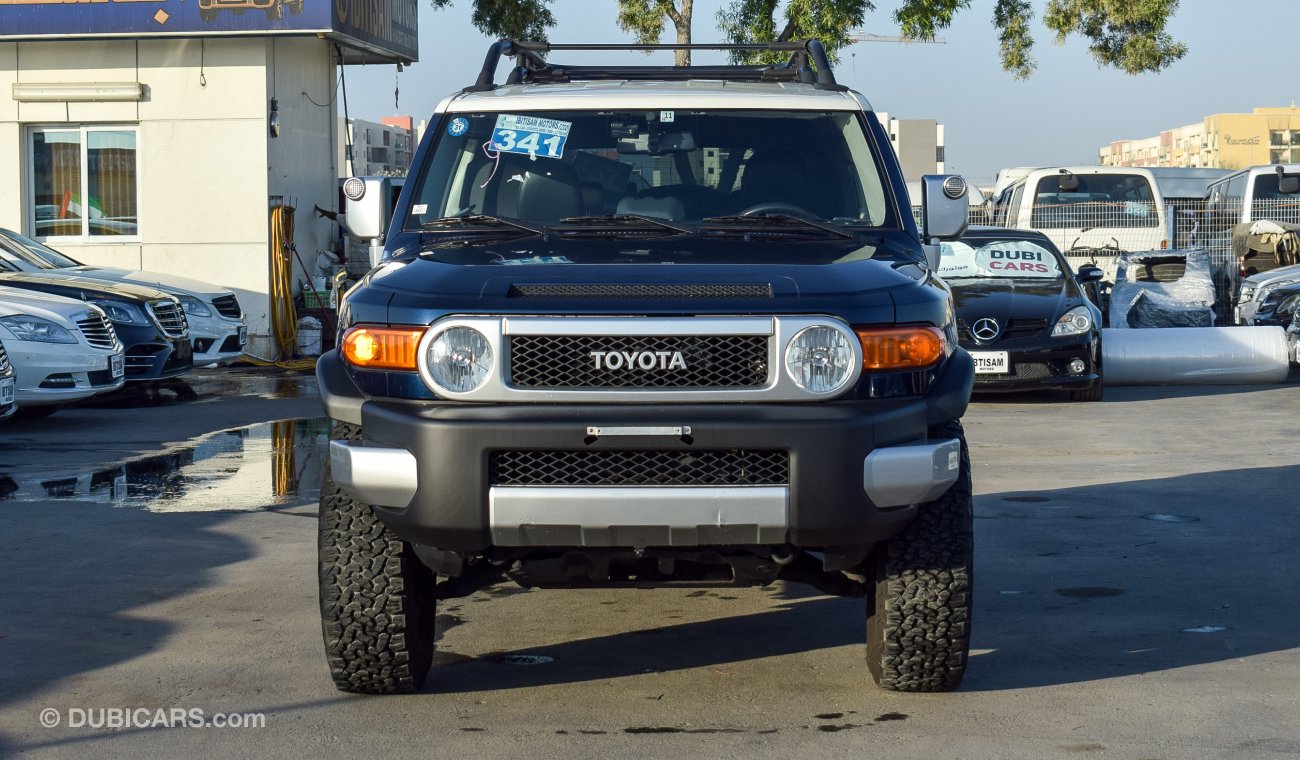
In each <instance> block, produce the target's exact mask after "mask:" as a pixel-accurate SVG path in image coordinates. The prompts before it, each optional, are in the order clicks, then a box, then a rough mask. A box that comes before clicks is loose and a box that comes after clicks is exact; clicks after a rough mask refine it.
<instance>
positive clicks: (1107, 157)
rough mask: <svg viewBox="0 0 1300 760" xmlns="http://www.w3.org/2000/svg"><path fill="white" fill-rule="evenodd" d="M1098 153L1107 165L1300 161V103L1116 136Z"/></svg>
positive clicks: (1221, 165) (1239, 166)
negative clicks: (1145, 134)
mask: <svg viewBox="0 0 1300 760" xmlns="http://www.w3.org/2000/svg"><path fill="white" fill-rule="evenodd" d="M1098 158H1099V163H1100V164H1101V165H1103V166H1194V167H1215V168H1219V169H1245V168H1246V167H1249V166H1260V165H1263V164H1287V163H1300V108H1297V107H1296V106H1295V105H1294V104H1292V105H1291V107H1289V108H1256V109H1255V110H1254V111H1252V112H1251V113H1218V114H1214V115H1212V116H1206V117H1205V118H1204V119H1202V120H1201V121H1199V122H1197V123H1195V124H1188V125H1186V126H1182V127H1174V128H1173V129H1167V130H1165V131H1163V132H1161V133H1160V134H1158V135H1154V136H1152V137H1146V138H1142V139H1139V140H1117V141H1115V142H1112V143H1111V144H1109V145H1104V146H1102V147H1101V149H1100V150H1099V151H1098Z"/></svg>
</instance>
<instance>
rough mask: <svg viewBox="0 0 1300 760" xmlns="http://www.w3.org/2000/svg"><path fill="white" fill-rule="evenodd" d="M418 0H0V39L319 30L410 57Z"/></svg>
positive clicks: (352, 44) (371, 54)
mask: <svg viewBox="0 0 1300 760" xmlns="http://www.w3.org/2000/svg"><path fill="white" fill-rule="evenodd" d="M419 1H420V0H89V1H87V0H0V41H5V40H38V39H50V38H58V39H61V40H66V39H94V38H99V37H116V38H122V37H127V38H130V37H165V36H170V37H210V36H240V35H249V34H257V35H263V34H285V35H305V34H313V35H323V36H325V37H327V38H330V39H332V40H335V41H337V42H339V43H340V44H341V45H343V46H344V47H347V48H349V49H351V50H354V51H359V52H361V53H363V54H365V60H369V61H380V60H389V61H401V62H410V61H414V60H416V59H417V57H418V54H419V46H418V24H417V21H416V18H417V9H418V6H417V3H419Z"/></svg>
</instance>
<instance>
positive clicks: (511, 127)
mask: <svg viewBox="0 0 1300 760" xmlns="http://www.w3.org/2000/svg"><path fill="white" fill-rule="evenodd" d="M571 126H573V122H568V121H556V120H555V119H539V118H537V117H535V116H516V115H513V114H508V113H503V114H501V115H500V116H498V117H497V123H496V126H495V127H494V128H493V129H492V147H493V149H495V150H498V151H500V152H502V153H522V154H524V155H526V156H530V157H532V158H536V157H537V156H544V157H546V158H560V157H561V156H563V155H564V142H565V140H568V139H569V127H571Z"/></svg>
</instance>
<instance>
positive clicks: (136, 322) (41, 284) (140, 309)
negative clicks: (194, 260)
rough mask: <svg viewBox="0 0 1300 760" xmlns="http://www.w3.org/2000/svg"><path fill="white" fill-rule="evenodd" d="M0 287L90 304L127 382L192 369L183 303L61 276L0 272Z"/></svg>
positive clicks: (148, 292)
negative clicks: (100, 314)
mask: <svg viewBox="0 0 1300 760" xmlns="http://www.w3.org/2000/svg"><path fill="white" fill-rule="evenodd" d="M0 286H8V287H12V288H20V289H22V290H34V291H39V292H42V293H49V294H51V295H56V296H66V297H68V298H72V299H76V300H81V301H86V302H89V303H92V304H94V305H96V306H98V307H99V308H101V309H103V310H104V313H105V314H106V315H107V316H108V319H109V321H110V322H112V324H113V328H114V330H115V331H116V332H117V337H118V339H119V340H120V341H121V343H122V345H123V346H124V347H125V349H126V367H125V371H126V379H127V380H128V381H130V380H157V379H159V378H163V377H174V376H176V375H182V374H184V373H186V372H189V371H190V370H191V369H193V368H194V358H193V349H192V347H191V346H190V335H189V325H188V323H186V321H185V311H184V309H182V308H181V302H180V301H178V300H177V299H176V298H175V297H174V296H170V295H167V294H166V293H163V292H162V291H159V290H154V289H153V288H146V287H143V286H140V285H132V284H130V283H125V282H109V281H107V280H96V279H93V278H90V277H82V276H80V275H77V274H64V273H62V272H52V271H42V272H0Z"/></svg>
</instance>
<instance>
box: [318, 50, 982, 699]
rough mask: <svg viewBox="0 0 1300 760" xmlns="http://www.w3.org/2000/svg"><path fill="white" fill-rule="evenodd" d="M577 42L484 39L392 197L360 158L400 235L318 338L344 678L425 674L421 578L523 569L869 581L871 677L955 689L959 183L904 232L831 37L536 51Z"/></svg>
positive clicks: (393, 682) (376, 201) (898, 194)
mask: <svg viewBox="0 0 1300 760" xmlns="http://www.w3.org/2000/svg"><path fill="white" fill-rule="evenodd" d="M581 47H583V46H560V45H546V44H538V43H528V44H525V43H516V42H509V41H503V42H500V43H497V44H495V45H494V46H493V47H492V49H491V51H490V53H489V56H488V59H487V62H486V64H485V66H484V69H483V71H482V72H481V73H480V75H479V78H478V81H477V82H476V84H475V85H473V86H471V87H468V88H466V90H465V91H464V92H462V93H459V94H457V95H455V96H453V97H451V98H448V99H447V100H445V101H443V103H441V104H440V105H439V106H438V109H437V111H436V113H435V115H434V117H433V119H432V120H431V126H430V128H429V130H428V132H427V133H426V135H425V138H424V140H423V142H422V144H421V145H420V148H419V150H418V151H417V153H416V156H415V159H414V162H413V165H412V168H411V173H410V175H409V177H408V179H407V182H406V184H405V187H404V188H403V190H402V193H401V196H400V198H399V200H398V202H397V204H396V208H395V209H394V211H393V214H392V221H391V223H389V224H387V227H386V228H384V227H382V224H383V221H384V220H383V217H384V216H385V213H384V210H385V207H384V204H385V202H386V200H387V199H386V198H385V197H383V194H382V193H377V192H372V193H371V194H370V197H367V194H366V188H367V183H366V182H365V181H362V180H360V179H357V180H349V181H348V182H347V183H345V185H344V192H345V194H346V195H347V196H348V199H349V202H348V210H347V214H346V222H347V226H348V228H349V231H350V233H351V234H352V235H354V236H356V237H359V238H362V239H371V238H377V237H380V236H382V237H383V256H382V258H383V260H382V262H381V263H380V264H379V265H378V266H377V267H376V268H375V269H373V270H372V271H371V272H370V273H369V274H368V275H367V276H366V277H365V278H363V279H362V280H361V281H360V282H359V283H358V284H357V285H356V286H355V287H354V288H353V289H351V290H350V291H349V292H347V294H346V297H345V298H344V300H343V304H342V306H341V309H340V330H341V334H342V340H341V346H340V349H339V350H338V351H336V352H330V353H328V354H326V355H325V356H324V357H322V359H321V361H320V362H319V364H318V369H317V374H318V378H319V380H320V388H321V396H322V399H323V401H324V405H325V408H326V410H327V412H328V414H329V416H330V417H331V418H333V419H334V420H335V421H336V425H335V427H334V433H333V436H332V441H331V447H330V462H329V468H328V470H327V472H326V474H325V481H324V486H323V490H322V496H321V520H320V531H321V532H320V591H321V613H322V618H323V624H324V633H325V645H326V650H327V654H328V659H329V664H330V668H331V672H332V674H333V677H334V680H335V683H336V685H337V686H338V687H339V688H340V689H342V690H344V691H353V692H364V693H380V692H394V691H410V690H415V689H418V688H420V686H421V684H422V683H423V681H424V679H425V677H426V675H427V673H428V671H429V668H430V664H431V662H432V660H433V641H434V628H433V625H434V620H435V617H434V607H435V604H436V602H437V601H438V600H440V599H448V598H453V597H458V596H464V595H466V594H469V593H472V592H473V591H475V590H476V589H479V588H482V587H484V586H486V585H489V584H493V583H497V582H500V581H504V580H510V581H514V582H516V583H519V584H521V585H524V586H527V587H539V588H574V587H610V586H616V587H617V586H622V587H629V588H632V587H636V588H642V587H647V586H673V585H689V586H697V587H698V586H701V585H716V586H761V585H766V584H769V583H772V582H774V581H777V580H788V581H799V582H804V583H809V584H812V585H813V586H815V587H817V588H818V589H821V590H822V591H824V592H827V593H832V594H839V595H847V596H855V597H861V598H864V599H865V600H866V604H867V613H868V624H867V636H866V638H867V657H868V666H869V669H870V671H871V674H872V676H873V677H874V679H875V681H876V682H877V683H878V684H880V685H881V686H883V687H885V688H888V689H894V690H901V691H939V690H947V689H952V688H954V687H956V686H957V684H958V683H959V682H960V680H961V677H962V674H963V672H964V670H965V666H966V659H967V652H968V648H969V634H970V611H971V588H970V577H971V566H972V556H973V547H972V535H971V520H972V517H971V486H970V464H969V460H968V456H967V449H966V445H965V439H964V436H963V433H962V427H961V423H960V417H961V416H962V415H963V414H964V412H965V410H966V406H967V403H968V400H969V396H970V392H971V386H972V382H973V365H972V361H971V358H970V356H969V355H968V354H967V353H966V352H965V351H963V350H962V349H961V348H960V347H959V346H958V341H957V333H956V322H955V316H954V310H953V302H952V298H951V294H950V292H949V290H948V288H947V286H946V285H945V284H944V283H943V282H942V281H941V280H939V279H938V278H937V277H936V274H935V269H936V267H937V265H938V246H937V243H938V241H939V240H940V239H952V238H954V237H955V236H957V235H959V234H960V233H961V232H962V230H963V229H964V228H965V220H966V214H967V200H966V196H965V193H966V187H965V183H964V182H963V181H962V180H961V178H959V177H926V178H925V179H924V181H923V191H922V192H923V196H924V197H923V198H922V205H923V206H924V213H923V221H922V226H923V227H925V229H923V230H920V231H918V229H917V226H916V223H915V222H914V221H913V219H912V215H911V214H910V213H909V208H910V204H909V202H908V198H907V193H906V189H905V184H904V182H903V178H902V176H901V174H900V171H899V167H898V163H897V159H896V158H895V155H894V152H893V150H892V149H891V148H890V143H889V137H888V135H887V134H886V133H885V132H884V130H882V128H881V126H880V124H879V122H878V121H877V119H876V117H875V115H874V114H873V113H872V110H871V107H870V105H869V104H868V103H867V102H866V100H865V99H864V98H863V97H862V96H861V95H859V94H857V93H854V92H852V91H849V90H848V89H846V88H845V87H843V86H842V85H839V84H837V83H836V82H835V79H834V75H833V74H832V72H831V69H830V67H829V65H828V64H827V61H826V56H825V52H824V50H823V48H822V46H821V45H820V44H819V43H818V42H816V41H809V42H799V43H774V44H772V45H768V46H761V47H762V48H763V49H765V50H768V51H778V52H781V53H783V54H785V55H788V56H789V60H788V62H786V63H784V64H780V65H773V66H716V67H715V66H710V67H702V68H701V67H696V68H673V67H668V68H655V67H626V66H617V67H599V66H585V67H584V66H577V67H575V66H561V65H558V64H553V63H551V62H549V61H547V60H546V55H548V54H549V53H551V52H552V51H560V50H564V49H576V48H581ZM503 57H505V58H510V57H513V58H514V59H515V61H514V64H515V65H514V67H513V68H512V69H511V73H510V74H509V76H508V78H507V80H506V81H505V83H504V84H501V85H498V84H496V83H495V82H494V77H495V70H496V67H497V63H498V61H499V60H500V59H501V58H503ZM923 240H924V241H925V242H926V243H928V245H923ZM756 635H761V634H756Z"/></svg>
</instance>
